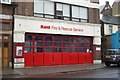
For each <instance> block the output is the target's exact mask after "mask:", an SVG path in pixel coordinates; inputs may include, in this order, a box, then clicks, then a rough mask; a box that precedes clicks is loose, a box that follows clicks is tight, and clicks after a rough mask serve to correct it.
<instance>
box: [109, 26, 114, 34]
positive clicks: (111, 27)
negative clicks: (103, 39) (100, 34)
mask: <svg viewBox="0 0 120 80" xmlns="http://www.w3.org/2000/svg"><path fill="white" fill-rule="evenodd" d="M112 30H113V26H112V25H109V34H110V35H111V34H112Z"/></svg>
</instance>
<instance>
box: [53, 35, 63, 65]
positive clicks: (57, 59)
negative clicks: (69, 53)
mask: <svg viewBox="0 0 120 80" xmlns="http://www.w3.org/2000/svg"><path fill="white" fill-rule="evenodd" d="M60 64H62V37H61V36H54V65H60Z"/></svg>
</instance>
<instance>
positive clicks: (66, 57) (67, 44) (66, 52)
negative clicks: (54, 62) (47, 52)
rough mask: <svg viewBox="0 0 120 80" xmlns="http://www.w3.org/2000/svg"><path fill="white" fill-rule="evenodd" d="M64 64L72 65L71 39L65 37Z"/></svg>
mask: <svg viewBox="0 0 120 80" xmlns="http://www.w3.org/2000/svg"><path fill="white" fill-rule="evenodd" d="M63 64H70V38H69V37H68V36H65V37H63Z"/></svg>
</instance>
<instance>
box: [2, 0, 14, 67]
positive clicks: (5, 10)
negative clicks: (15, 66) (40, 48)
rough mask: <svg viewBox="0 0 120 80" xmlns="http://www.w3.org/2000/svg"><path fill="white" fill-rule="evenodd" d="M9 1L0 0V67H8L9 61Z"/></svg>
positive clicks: (11, 8)
mask: <svg viewBox="0 0 120 80" xmlns="http://www.w3.org/2000/svg"><path fill="white" fill-rule="evenodd" d="M13 9H14V5H12V4H11V1H10V0H8V1H6V0H0V67H2V68H9V62H11V44H12V42H11V37H12V13H13Z"/></svg>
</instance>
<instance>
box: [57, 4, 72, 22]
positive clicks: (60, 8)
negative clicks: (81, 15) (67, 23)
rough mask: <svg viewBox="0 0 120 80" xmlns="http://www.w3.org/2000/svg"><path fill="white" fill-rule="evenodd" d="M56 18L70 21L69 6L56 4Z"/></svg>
mask: <svg viewBox="0 0 120 80" xmlns="http://www.w3.org/2000/svg"><path fill="white" fill-rule="evenodd" d="M56 18H57V19H64V20H70V5H67V4H61V3H57V4H56Z"/></svg>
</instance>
